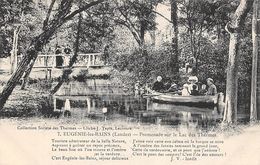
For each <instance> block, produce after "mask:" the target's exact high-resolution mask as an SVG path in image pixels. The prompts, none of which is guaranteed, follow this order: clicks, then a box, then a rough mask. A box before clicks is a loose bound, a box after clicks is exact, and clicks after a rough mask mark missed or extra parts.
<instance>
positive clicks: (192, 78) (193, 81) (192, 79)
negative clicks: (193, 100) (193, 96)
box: [188, 76, 199, 93]
mask: <svg viewBox="0 0 260 165" xmlns="http://www.w3.org/2000/svg"><path fill="white" fill-rule="evenodd" d="M198 81H199V79H198V77H197V76H190V77H189V79H188V83H189V92H190V93H191V91H192V90H197V91H198V90H199V88H198V85H197V83H198ZM195 86H196V88H195V89H193V88H194V87H195Z"/></svg>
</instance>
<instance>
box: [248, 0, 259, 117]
mask: <svg viewBox="0 0 260 165" xmlns="http://www.w3.org/2000/svg"><path fill="white" fill-rule="evenodd" d="M259 7H260V1H259V0H255V1H254V6H253V19H252V42H253V57H252V79H251V106H250V121H251V122H255V121H256V120H259V118H260V116H259V115H260V110H257V107H259V106H260V50H259V44H260V41H259V40H260V38H259V36H260V30H257V29H260V20H259V19H260V11H259V10H260V8H259Z"/></svg>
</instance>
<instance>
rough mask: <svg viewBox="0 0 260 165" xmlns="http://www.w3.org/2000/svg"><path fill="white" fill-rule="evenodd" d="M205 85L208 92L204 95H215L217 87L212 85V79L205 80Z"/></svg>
mask: <svg viewBox="0 0 260 165" xmlns="http://www.w3.org/2000/svg"><path fill="white" fill-rule="evenodd" d="M207 85H208V91H207V93H206V95H216V94H217V87H216V85H215V84H214V81H213V79H212V78H207Z"/></svg>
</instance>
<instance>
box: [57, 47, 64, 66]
mask: <svg viewBox="0 0 260 165" xmlns="http://www.w3.org/2000/svg"><path fill="white" fill-rule="evenodd" d="M55 54H56V55H57V56H56V67H61V66H63V58H62V56H61V55H60V54H61V49H60V46H57V49H56V51H55ZM59 55H60V56H59Z"/></svg>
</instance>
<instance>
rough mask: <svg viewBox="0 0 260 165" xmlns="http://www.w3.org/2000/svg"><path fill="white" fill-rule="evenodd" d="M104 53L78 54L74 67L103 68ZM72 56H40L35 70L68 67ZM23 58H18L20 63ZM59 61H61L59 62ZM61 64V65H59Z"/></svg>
mask: <svg viewBox="0 0 260 165" xmlns="http://www.w3.org/2000/svg"><path fill="white" fill-rule="evenodd" d="M102 55H103V54H102V53H89V54H78V57H77V61H76V62H75V63H74V65H73V66H74V67H87V68H88V67H91V66H103V65H104V61H103V60H102ZM72 56H73V55H72V54H39V55H38V57H37V59H36V61H35V64H34V66H33V68H56V67H66V66H68V65H69V61H70V59H71V58H72ZM20 60H21V56H18V60H17V61H18V63H19V61H20ZM57 60H61V61H60V62H58V61H57ZM58 63H59V65H57V64H58Z"/></svg>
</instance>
